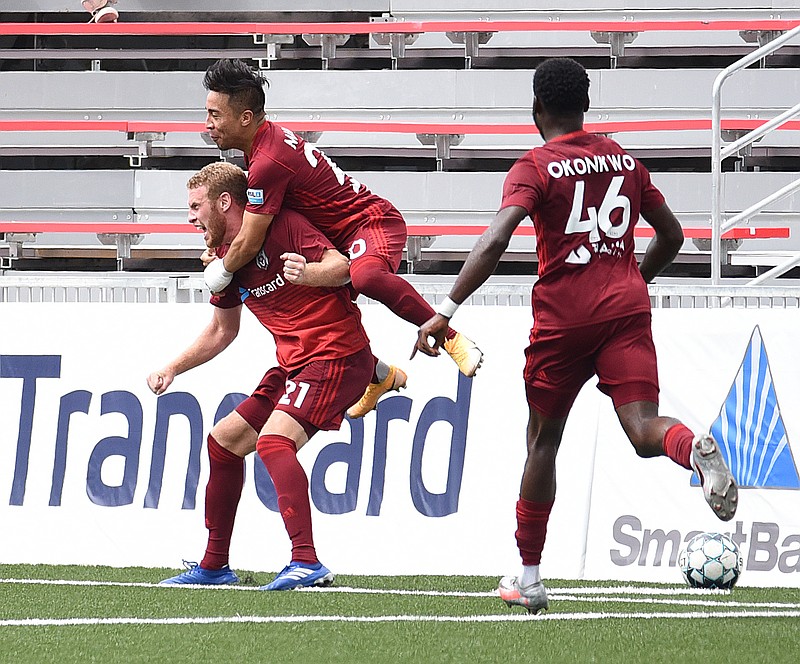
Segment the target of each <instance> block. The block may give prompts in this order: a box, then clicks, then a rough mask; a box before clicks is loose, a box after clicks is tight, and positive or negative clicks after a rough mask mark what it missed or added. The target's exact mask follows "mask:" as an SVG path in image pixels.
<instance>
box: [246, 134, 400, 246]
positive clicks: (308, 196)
mask: <svg viewBox="0 0 800 664" xmlns="http://www.w3.org/2000/svg"><path fill="white" fill-rule="evenodd" d="M247 167H248V173H247V186H248V190H247V198H248V204H247V208H246V209H247V211H248V212H254V213H255V214H277V213H278V210H280V209H281V208H290V209H292V210H295V211H297V212H300V213H301V214H302V215H304V216H305V217H306V218H307V219H308V220H309V221H310V222H311V223H312V224H313V225H314V226H316V227H317V228H318V229H319V230H321V231H322V232H323V233H324V234H325V236H326V237H327V238H328V239H330V241H331V242H333V244H334V246H335V247H336V248H337V249H339V250H341V251H343V252H347V251H348V250H349V249H350V241H351V240H352V237H353V236H354V234H355V233H357V231H358V228H359V226H361V225H362V224H364V223H367V222H369V221H371V220H374V219H377V218H381V217H383V216H384V215H385V214H387V213H388V212H390V211H393V210H394V206H393V205H392V204H391V203H390V202H389V201H387V200H386V199H384V198H381V197H380V196H376V195H375V194H373V193H372V192H371V191H370V190H369V189H367V188H366V187H365V186H364V185H363V184H361V183H360V182H358V181H357V180H354V179H353V178H352V177H350V176H349V175H347V174H346V173H345V172H344V171H342V170H341V169H340V168H339V167H338V166H337V165H336V164H334V163H333V162H332V161H331V160H330V159H329V158H328V157H327V156H326V155H325V154H324V153H323V152H321V151H320V150H318V149H317V148H315V147H314V146H313V145H311V144H310V143H306V142H305V141H304V140H303V139H302V138H300V137H299V136H298V135H297V134H295V133H293V132H291V131H290V130H288V129H285V128H284V127H281V126H280V125H276V124H273V123H272V122H269V121H266V122H264V123H263V124H262V125H261V126H260V127H259V128H258V132H257V133H256V135H255V138H254V139H253V147H252V150H251V152H250V156H249V159H248V161H247Z"/></svg>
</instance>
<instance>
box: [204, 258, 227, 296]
mask: <svg viewBox="0 0 800 664" xmlns="http://www.w3.org/2000/svg"><path fill="white" fill-rule="evenodd" d="M203 279H204V281H205V282H206V286H208V290H210V291H211V292H212V293H221V292H222V291H223V290H225V287H226V286H227V285H228V284H229V283H231V280H232V279H233V274H231V273H230V272H228V271H227V270H226V269H225V263H223V262H222V259H221V258H217V259H216V260H213V261H211V262H210V263H209V264H208V266H207V267H206V269H205V270H203Z"/></svg>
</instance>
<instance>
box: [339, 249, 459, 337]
mask: <svg viewBox="0 0 800 664" xmlns="http://www.w3.org/2000/svg"><path fill="white" fill-rule="evenodd" d="M350 280H351V283H352V285H353V288H355V289H356V290H357V291H358V292H359V293H361V294H363V295H366V296H367V297H370V298H372V299H373V300H377V301H378V302H380V303H382V304H385V305H386V306H387V307H389V309H391V311H392V312H393V313H394V314H396V315H397V316H399V317H400V318H402V319H403V320H406V321H408V322H409V323H413V324H414V325H416V326H417V327H419V326H420V325H422V324H423V323H426V322H427V321H429V320H430V319H431V317H432V316H433V315H434V314H435V313H436V312H435V311H434V310H433V307H431V305H430V304H428V303H427V302H426V301H425V298H423V297H422V295H420V294H419V293H418V292H417V290H416V289H415V288H414V287H413V286H412V285H411V284H410V283H408V282H407V281H406V280H405V279H403V278H402V277H400V276H398V275H396V274H395V273H394V272H392V271H390V270H389V267H388V266H387V265H386V263H385V262H384V261H382V260H381V259H380V258H377V257H374V256H366V257H364V258H361V259H359V260H357V261H355V262H354V263H351V264H350ZM454 336H456V331H455V330H453V328H451V327H448V328H447V334H446V338H447V339H452V338H453V337H454Z"/></svg>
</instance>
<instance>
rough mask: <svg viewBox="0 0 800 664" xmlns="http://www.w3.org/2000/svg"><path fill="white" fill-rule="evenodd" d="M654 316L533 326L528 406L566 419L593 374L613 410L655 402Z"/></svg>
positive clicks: (527, 351)
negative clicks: (561, 327)
mask: <svg viewBox="0 0 800 664" xmlns="http://www.w3.org/2000/svg"><path fill="white" fill-rule="evenodd" d="M650 318H651V317H650V314H649V313H641V314H635V315H632V316H627V317H625V318H616V319H614V320H610V321H606V322H604V323H597V324H594V325H586V326H583V327H577V328H570V329H566V330H555V329H551V330H541V329H537V328H536V327H534V329H533V330H532V331H531V344H530V345H529V346H528V347H527V348H526V349H525V371H524V374H523V375H524V377H525V392H526V395H527V398H528V403H529V404H530V406H531V407H532V408H535V409H536V410H537V411H539V412H540V413H542V414H543V415H545V416H546V417H551V418H556V419H561V418H564V417H566V416H567V414H568V413H569V411H570V409H571V408H572V404H573V403H574V401H575V398H576V397H577V396H578V392H580V390H581V388H582V387H583V385H584V383H586V381H587V380H589V379H590V378H591V377H592V376H594V375H596V376H597V377H598V379H599V382H598V385H597V387H598V389H599V390H600V391H601V392H603V393H604V394H607V395H608V396H610V397H611V399H612V401H613V402H614V408H619V407H620V406H623V405H625V404H627V403H632V402H634V401H650V402H653V403H656V404H657V403H658V366H657V363H656V349H655V346H654V344H653V334H652V331H651V328H650V322H651V321H650Z"/></svg>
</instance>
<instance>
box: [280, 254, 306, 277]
mask: <svg viewBox="0 0 800 664" xmlns="http://www.w3.org/2000/svg"><path fill="white" fill-rule="evenodd" d="M281 260H282V261H283V275H284V276H285V277H286V280H287V281H288V282H290V283H293V284H303V283H305V274H306V265H307V261H306V259H305V256H301V255H300V254H294V253H290V252H287V253H285V254H281Z"/></svg>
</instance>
